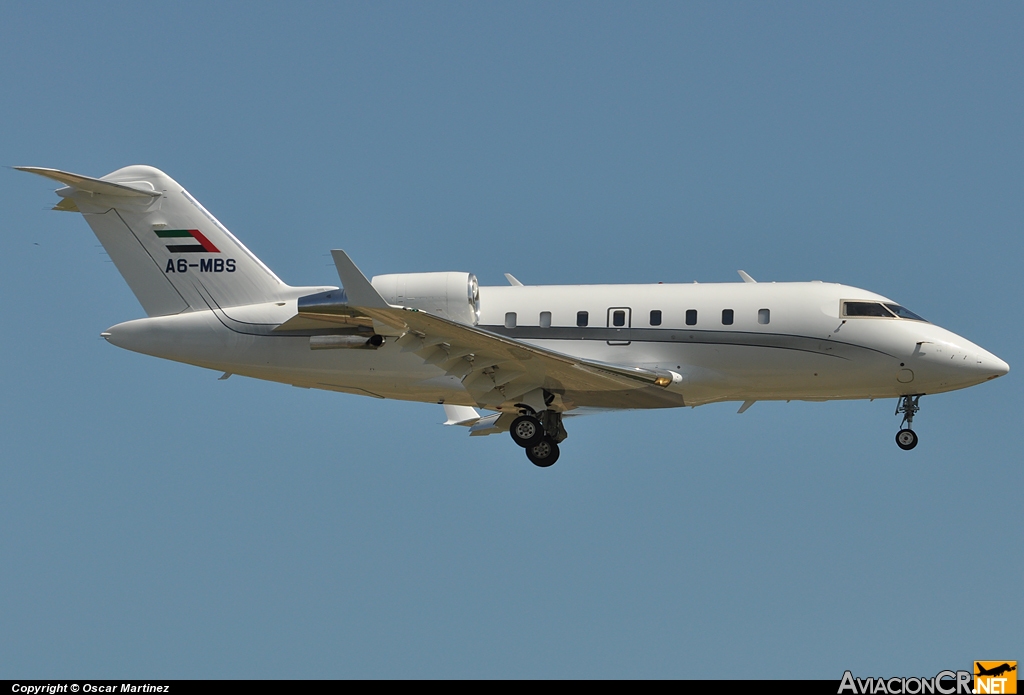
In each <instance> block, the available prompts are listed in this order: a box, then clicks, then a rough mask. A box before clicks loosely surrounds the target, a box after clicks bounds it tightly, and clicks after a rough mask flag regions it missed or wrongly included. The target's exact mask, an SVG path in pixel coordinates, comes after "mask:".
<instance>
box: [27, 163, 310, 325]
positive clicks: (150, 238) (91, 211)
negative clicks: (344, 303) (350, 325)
mask: <svg viewBox="0 0 1024 695" xmlns="http://www.w3.org/2000/svg"><path fill="white" fill-rule="evenodd" d="M15 168H16V169H20V170H21V171H28V172H31V173H33V174H39V175H40V176H45V177H47V178H51V179H54V180H55V181H59V182H60V183H63V184H65V186H64V187H63V188H59V189H57V195H59V196H61V198H63V200H62V201H61V202H60V203H58V204H57V206H56V207H54V209H55V210H65V211H70V212H80V213H82V216H83V217H85V219H86V221H87V222H88V223H89V226H90V227H92V230H93V232H95V233H96V237H97V238H98V239H99V240H100V243H101V244H103V248H104V249H106V252H107V254H108V255H109V256H110V258H111V260H112V261H113V262H114V265H115V266H117V269H118V270H119V271H120V272H121V275H122V276H124V279H125V281H126V282H127V283H128V286H129V287H130V288H131V290H132V292H134V293H135V296H136V297H137V298H138V300H139V303H140V304H142V308H143V309H144V310H145V312H146V314H147V315H148V316H167V315H169V314H180V313H184V312H188V311H199V310H203V309H214V308H217V307H232V306H242V305H247V304H258V303H263V302H272V301H276V300H279V299H283V298H285V297H288V296H294V290H292V288H290V287H289V286H288V285H286V284H285V283H284V282H282V281H281V280H280V279H279V278H278V277H277V276H276V275H274V273H273V272H272V271H271V270H270V268H268V267H267V266H265V265H264V264H263V262H262V261H260V260H259V259H258V258H256V256H254V255H253V254H252V252H251V251H249V249H247V248H245V246H243V245H242V243H241V242H240V241H238V239H236V238H235V236H234V235H233V234H232V233H231V232H229V231H228V230H227V229H226V228H225V227H224V225H222V224H221V223H220V222H218V221H217V219H216V218H215V217H214V216H213V215H211V214H210V213H209V212H208V211H207V210H206V208H204V207H203V206H202V205H200V204H199V202H198V201H197V200H196V199H195V198H193V197H192V196H191V195H189V193H188V191H186V190H185V189H184V188H182V187H181V186H180V185H179V184H178V183H177V182H176V181H175V180H174V179H172V178H171V177H170V176H168V175H167V174H165V173H163V172H162V171H160V170H159V169H155V168H153V167H149V166H140V165H136V166H129V167H125V168H123V169H118V170H117V171H115V172H112V173H110V174H107V175H106V176H104V177H102V178H99V179H94V178H90V177H88V176H80V175H78V174H71V173H68V172H65V171H59V170H57V169H44V168H40V167H15ZM289 290H292V291H291V292H290V291H289Z"/></svg>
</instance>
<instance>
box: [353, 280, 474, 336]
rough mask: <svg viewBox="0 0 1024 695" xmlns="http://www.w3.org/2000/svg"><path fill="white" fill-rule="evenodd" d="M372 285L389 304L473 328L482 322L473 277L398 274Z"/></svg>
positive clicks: (373, 281)
mask: <svg viewBox="0 0 1024 695" xmlns="http://www.w3.org/2000/svg"><path fill="white" fill-rule="evenodd" d="M370 283H371V284H372V285H373V288H374V289H375V290H377V291H378V292H380V295H381V296H382V297H384V300H385V301H386V302H388V303H389V304H397V305H399V306H407V307H411V308H414V309H419V310H420V311H425V312H427V313H430V314H439V315H441V316H444V317H445V318H448V319H451V320H452V321H458V322H459V323H466V324H470V325H474V326H475V325H476V324H477V323H478V322H479V320H480V285H479V283H478V282H477V281H476V276H475V275H473V274H472V273H397V274H394V275H377V276H375V277H374V278H373V279H372V280H371V281H370Z"/></svg>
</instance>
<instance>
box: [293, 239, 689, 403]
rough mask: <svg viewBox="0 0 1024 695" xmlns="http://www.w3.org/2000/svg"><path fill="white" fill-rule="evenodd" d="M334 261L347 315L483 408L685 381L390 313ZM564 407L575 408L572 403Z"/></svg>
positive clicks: (343, 262) (404, 312)
mask: <svg viewBox="0 0 1024 695" xmlns="http://www.w3.org/2000/svg"><path fill="white" fill-rule="evenodd" d="M331 254H332V255H333V256H334V261H335V265H336V266H337V267H338V275H339V276H340V277H341V282H342V285H343V286H344V288H345V293H346V296H347V300H348V307H349V308H350V309H351V310H355V311H356V312H357V313H358V314H361V315H363V316H366V317H369V318H370V319H372V320H373V321H374V324H375V325H377V324H382V325H381V326H380V328H381V329H384V330H387V329H391V331H392V332H393V334H399V335H400V337H399V338H398V340H397V344H398V345H399V346H400V347H401V349H402V351H403V352H414V353H416V354H417V355H419V356H420V357H422V358H423V359H424V361H425V362H427V363H429V364H435V365H437V366H438V367H440V368H442V369H444V371H445V372H446V373H448V374H449V375H452V376H456V377H458V378H459V379H461V380H462V383H463V386H464V387H465V388H466V390H467V391H468V392H469V393H470V395H471V396H472V397H473V399H474V400H475V401H476V403H477V404H478V405H480V406H483V407H491V408H497V407H500V406H502V405H503V404H504V405H508V404H514V403H515V402H516V400H517V399H519V398H520V397H523V396H524V395H526V394H530V393H531V392H538V390H539V389H543V390H545V391H548V392H549V393H553V394H560V395H564V396H566V397H567V399H568V400H569V401H570V402H571V401H574V400H575V399H574V398H573V394H574V393H576V394H584V393H585V394H593V393H597V392H615V391H618V392H627V391H628V392H637V391H645V390H653V391H656V392H658V393H659V395H660V394H662V393H664V391H663V389H664V388H665V387H667V386H670V385H671V384H673V383H678V382H679V381H681V380H682V377H681V376H680V375H678V374H675V373H674V372H670V371H667V370H654V369H644V368H641V367H633V366H628V365H617V364H608V363H604V362H598V361H594V360H587V359H583V358H580V357H574V356H571V355H565V354H562V353H559V352H555V351H553V350H548V349H545V348H542V347H538V346H536V345H530V344H528V343H524V342H521V341H518V340H514V339H512V338H508V337H505V336H502V335H497V334H495V333H491V332H489V331H486V330H483V329H481V328H477V327H476V326H470V325H466V324H462V323H458V322H456V321H452V320H450V319H447V318H445V317H443V316H437V315H433V314H428V313H426V312H423V311H420V310H418V309H411V308H407V307H400V306H393V305H391V304H388V303H387V302H386V301H385V300H384V298H383V297H381V296H380V294H379V293H378V292H377V290H376V289H374V287H373V285H371V284H370V281H369V280H367V279H366V276H365V275H363V274H362V272H361V271H360V270H359V269H358V268H357V267H356V266H355V264H354V263H353V262H352V260H351V259H350V258H349V257H348V255H347V254H346V253H345V252H344V251H339V250H335V251H332V252H331ZM304 315H307V314H304ZM310 318H313V316H310ZM650 395H654V394H650ZM566 405H567V406H570V407H571V403H566ZM542 408H543V406H541V409H542Z"/></svg>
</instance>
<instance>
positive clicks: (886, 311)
mask: <svg viewBox="0 0 1024 695" xmlns="http://www.w3.org/2000/svg"><path fill="white" fill-rule="evenodd" d="M843 316H875V317H879V318H886V319H891V318H901V319H910V320H911V321H924V319H923V318H921V317H920V316H918V315H917V314H915V313H914V312H912V311H911V310H910V309H905V308H904V307H901V306H900V305H899V304H888V303H887V304H883V303H882V302H843ZM926 323H927V322H926Z"/></svg>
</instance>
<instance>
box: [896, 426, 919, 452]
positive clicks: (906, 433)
mask: <svg viewBox="0 0 1024 695" xmlns="http://www.w3.org/2000/svg"><path fill="white" fill-rule="evenodd" d="M896 446H898V447H899V448H901V449H903V450H904V451H910V450H911V449H913V448H914V447H915V446H917V433H916V432H914V431H913V430H900V431H899V432H897V433H896Z"/></svg>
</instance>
